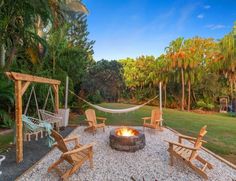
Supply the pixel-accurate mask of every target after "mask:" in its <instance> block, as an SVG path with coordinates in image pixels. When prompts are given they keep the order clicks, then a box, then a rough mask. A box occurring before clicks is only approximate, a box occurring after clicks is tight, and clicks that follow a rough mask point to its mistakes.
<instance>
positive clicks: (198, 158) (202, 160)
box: [196, 155, 213, 169]
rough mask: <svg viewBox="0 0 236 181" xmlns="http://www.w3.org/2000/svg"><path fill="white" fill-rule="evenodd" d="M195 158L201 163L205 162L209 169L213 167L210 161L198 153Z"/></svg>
mask: <svg viewBox="0 0 236 181" xmlns="http://www.w3.org/2000/svg"><path fill="white" fill-rule="evenodd" d="M196 159H197V160H198V161H200V162H201V163H202V164H203V165H205V164H207V168H209V169H212V168H213V166H212V164H211V163H209V162H208V161H206V160H205V159H203V158H202V157H200V156H199V155H198V156H197V157H196Z"/></svg>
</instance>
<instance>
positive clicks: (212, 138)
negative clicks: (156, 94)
mask: <svg viewBox="0 0 236 181" xmlns="http://www.w3.org/2000/svg"><path fill="white" fill-rule="evenodd" d="M101 105H102V106H103V107H107V108H126V107H130V106H131V105H128V104H119V103H103V104H101ZM151 109H152V107H151V106H145V107H143V108H141V109H139V110H137V111H135V112H131V113H127V114H120V115H119V114H108V113H103V112H100V111H97V115H98V116H103V117H107V118H108V119H107V124H110V125H142V120H141V118H142V117H144V116H149V115H150V111H151ZM163 117H164V124H165V125H167V126H169V127H171V128H173V129H175V130H177V131H179V132H180V133H183V134H187V135H191V136H196V135H197V133H198V131H199V129H200V128H201V127H202V126H204V125H207V126H208V128H207V130H208V133H207V135H206V137H205V138H204V139H205V140H206V141H208V143H207V144H205V145H204V146H205V147H206V148H208V149H210V150H211V151H213V152H215V153H217V154H219V155H221V156H222V157H224V158H226V159H228V160H230V161H231V162H233V163H235V164H236V118H234V117H229V116H228V115H225V114H218V113H216V114H197V113H192V112H182V111H177V110H172V109H165V110H164V115H163ZM81 120H84V116H80V117H79V118H78V119H73V120H71V123H76V124H77V123H79V122H80V121H81Z"/></svg>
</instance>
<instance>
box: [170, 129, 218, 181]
mask: <svg viewBox="0 0 236 181" xmlns="http://www.w3.org/2000/svg"><path fill="white" fill-rule="evenodd" d="M206 127H207V126H204V127H202V128H201V130H200V132H199V134H198V137H197V138H193V137H190V136H185V135H179V142H178V143H176V142H170V141H168V142H169V148H168V151H169V154H170V165H171V166H173V157H176V158H179V159H181V160H183V161H184V162H185V163H186V164H187V165H188V166H189V167H190V168H192V169H193V170H194V171H195V172H197V173H198V174H199V175H201V176H202V177H203V178H205V179H208V176H207V174H206V172H205V170H206V168H208V169H212V168H213V166H212V164H210V163H209V162H208V161H206V160H205V159H203V158H202V157H200V156H199V154H198V151H199V150H200V148H201V146H202V143H206V141H204V140H202V138H203V136H204V135H205V134H206V133H207V131H206ZM182 139H186V140H189V141H191V142H194V146H193V147H190V146H186V145H184V144H182ZM196 161H199V162H200V163H202V164H203V167H202V168H199V167H197V165H196Z"/></svg>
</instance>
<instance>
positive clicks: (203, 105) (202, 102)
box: [197, 100, 215, 111]
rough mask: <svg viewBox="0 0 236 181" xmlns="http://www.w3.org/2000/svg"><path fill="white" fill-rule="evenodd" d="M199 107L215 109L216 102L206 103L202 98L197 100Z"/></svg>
mask: <svg viewBox="0 0 236 181" xmlns="http://www.w3.org/2000/svg"><path fill="white" fill-rule="evenodd" d="M197 108H199V109H203V110H208V111H209V110H213V109H214V108H215V106H214V104H211V103H206V102H204V101H203V100H200V101H198V102H197Z"/></svg>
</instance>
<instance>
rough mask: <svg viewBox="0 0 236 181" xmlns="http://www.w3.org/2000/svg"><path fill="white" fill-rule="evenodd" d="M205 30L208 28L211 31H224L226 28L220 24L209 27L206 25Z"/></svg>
mask: <svg viewBox="0 0 236 181" xmlns="http://www.w3.org/2000/svg"><path fill="white" fill-rule="evenodd" d="M206 28H209V29H211V30H217V29H224V28H226V26H225V25H222V24H211V25H206Z"/></svg>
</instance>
